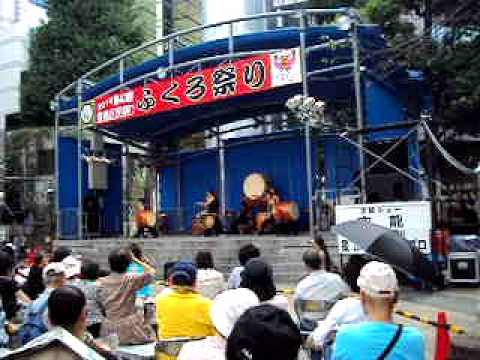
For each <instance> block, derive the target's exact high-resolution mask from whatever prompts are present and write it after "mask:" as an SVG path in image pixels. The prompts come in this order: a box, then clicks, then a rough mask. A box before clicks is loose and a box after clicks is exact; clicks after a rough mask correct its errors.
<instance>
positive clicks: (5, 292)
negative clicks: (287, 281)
mask: <svg viewBox="0 0 480 360" xmlns="http://www.w3.org/2000/svg"><path fill="white" fill-rule="evenodd" d="M13 266H14V265H13V259H12V257H11V256H10V254H7V253H5V252H3V251H0V299H1V302H0V347H6V346H7V345H8V341H9V333H12V332H14V330H15V329H16V327H17V325H16V324H15V321H14V320H15V317H16V315H17V311H18V309H19V304H18V300H23V301H27V300H28V296H26V295H25V294H24V293H23V292H22V291H21V290H20V289H19V288H18V286H17V284H16V283H15V281H14V280H13V278H12V273H13Z"/></svg>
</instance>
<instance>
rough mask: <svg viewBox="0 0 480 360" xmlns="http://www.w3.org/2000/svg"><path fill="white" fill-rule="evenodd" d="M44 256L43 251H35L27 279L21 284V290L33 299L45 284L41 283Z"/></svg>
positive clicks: (43, 288)
mask: <svg viewBox="0 0 480 360" xmlns="http://www.w3.org/2000/svg"><path fill="white" fill-rule="evenodd" d="M45 260H46V259H45V256H44V255H43V253H37V254H36V255H35V257H34V258H33V262H32V265H31V266H30V271H29V272H28V276H27V281H26V282H25V284H23V287H22V289H23V291H24V292H25V293H26V294H27V295H28V297H29V298H30V299H32V300H35V299H36V298H37V297H38V295H40V294H41V293H42V292H43V290H45V285H44V284H43V268H44V267H45V263H46V261H45Z"/></svg>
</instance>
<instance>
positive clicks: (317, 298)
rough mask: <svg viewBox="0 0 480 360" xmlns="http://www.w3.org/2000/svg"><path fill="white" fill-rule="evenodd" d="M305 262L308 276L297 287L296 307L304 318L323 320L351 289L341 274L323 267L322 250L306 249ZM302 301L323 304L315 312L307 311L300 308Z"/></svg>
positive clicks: (298, 313)
mask: <svg viewBox="0 0 480 360" xmlns="http://www.w3.org/2000/svg"><path fill="white" fill-rule="evenodd" d="M303 262H304V264H305V266H306V268H307V271H308V276H307V277H305V278H304V279H303V280H301V281H300V282H299V283H298V285H297V288H296V289H295V296H294V297H295V303H296V304H295V305H296V307H295V309H296V310H297V315H300V314H301V317H302V319H304V318H305V319H309V320H314V321H318V320H322V319H324V318H325V316H326V315H327V313H328V311H329V310H330V308H331V307H332V306H333V304H335V302H337V300H339V299H340V298H344V297H346V296H348V295H349V294H350V289H349V287H348V286H347V284H345V282H344V281H343V280H342V278H341V277H340V275H338V274H334V273H330V272H327V271H325V270H323V269H322V258H321V253H320V251H317V250H314V249H309V250H306V251H305V252H304V253H303ZM301 301H312V302H319V303H322V305H320V306H319V308H318V310H317V311H315V312H311V311H309V312H307V311H304V309H300V308H301V305H300V303H301Z"/></svg>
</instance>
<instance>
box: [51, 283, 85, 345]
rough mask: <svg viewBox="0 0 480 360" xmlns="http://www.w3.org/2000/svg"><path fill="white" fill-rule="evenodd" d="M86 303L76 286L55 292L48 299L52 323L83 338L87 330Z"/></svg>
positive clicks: (62, 288) (65, 287)
mask: <svg viewBox="0 0 480 360" xmlns="http://www.w3.org/2000/svg"><path fill="white" fill-rule="evenodd" d="M86 303H87V301H86V299H85V295H84V294H83V292H82V291H81V290H80V289H79V288H77V287H75V286H63V287H60V288H58V289H55V290H53V291H52V293H51V294H50V297H49V298H48V316H49V319H50V323H51V324H52V325H53V326H61V327H62V328H64V329H66V330H68V331H70V332H71V333H72V334H73V335H75V336H82V335H83V334H84V332H85V330H86V328H87V310H86Z"/></svg>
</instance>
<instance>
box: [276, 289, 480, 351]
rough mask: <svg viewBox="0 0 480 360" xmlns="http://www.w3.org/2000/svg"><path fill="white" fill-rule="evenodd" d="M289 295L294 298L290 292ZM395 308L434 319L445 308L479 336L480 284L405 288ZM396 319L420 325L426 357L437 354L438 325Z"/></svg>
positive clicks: (449, 318)
mask: <svg viewBox="0 0 480 360" xmlns="http://www.w3.org/2000/svg"><path fill="white" fill-rule="evenodd" d="M280 288H285V287H280ZM290 288H291V287H290ZM289 297H290V299H292V298H291V296H289ZM292 303H293V301H292ZM292 309H293V304H292ZM396 309H397V310H403V311H406V312H410V313H413V314H415V315H418V316H420V317H422V318H425V319H428V320H434V321H436V319H437V313H438V312H439V311H445V312H446V313H447V321H448V322H449V323H452V324H455V325H457V326H461V327H463V328H465V330H466V331H467V333H469V334H476V335H478V336H480V287H470V288H459V287H456V288H455V287H451V288H448V289H446V290H442V291H437V292H422V291H416V290H412V289H403V290H402V292H401V296H400V301H399V303H398V305H397V308H396ZM395 321H396V322H398V323H402V324H405V325H411V326H415V327H417V328H419V329H420V330H421V331H422V332H423V333H424V335H425V339H426V342H427V357H426V359H427V360H431V359H433V358H434V354H435V345H436V328H434V327H432V326H431V325H427V324H423V323H420V322H418V321H415V320H410V319H407V318H404V317H400V316H396V317H395Z"/></svg>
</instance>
